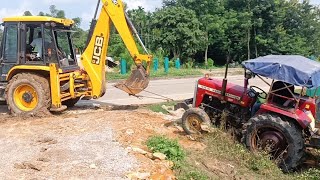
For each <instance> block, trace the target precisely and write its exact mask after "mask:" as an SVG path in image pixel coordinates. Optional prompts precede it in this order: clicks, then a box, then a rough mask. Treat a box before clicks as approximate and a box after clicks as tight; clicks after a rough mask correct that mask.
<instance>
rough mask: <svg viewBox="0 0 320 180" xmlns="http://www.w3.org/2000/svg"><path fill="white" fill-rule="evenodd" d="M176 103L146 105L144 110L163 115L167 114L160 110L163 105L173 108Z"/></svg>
mask: <svg viewBox="0 0 320 180" xmlns="http://www.w3.org/2000/svg"><path fill="white" fill-rule="evenodd" d="M176 104H177V103H176V102H166V103H160V104H151V105H147V106H146V108H147V109H149V110H151V111H153V112H162V113H163V114H168V112H167V111H166V110H165V109H163V108H162V106H163V105H165V106H174V105H176Z"/></svg>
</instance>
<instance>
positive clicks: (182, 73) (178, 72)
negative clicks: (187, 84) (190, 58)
mask: <svg viewBox="0 0 320 180" xmlns="http://www.w3.org/2000/svg"><path fill="white" fill-rule="evenodd" d="M129 75H130V72H129V73H128V74H124V75H122V74H120V73H118V72H111V73H107V80H121V79H127V78H128V77H129ZM201 75H203V74H202V72H201V70H200V69H173V68H172V69H169V73H165V72H164V70H163V69H159V70H158V71H151V73H150V77H151V78H174V77H189V76H201Z"/></svg>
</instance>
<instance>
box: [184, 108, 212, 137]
mask: <svg viewBox="0 0 320 180" xmlns="http://www.w3.org/2000/svg"><path fill="white" fill-rule="evenodd" d="M191 114H196V115H198V116H199V117H200V119H201V120H202V123H206V124H208V125H211V121H210V118H209V116H208V114H207V113H206V112H205V111H204V110H202V109H200V108H190V109H188V110H187V111H186V112H185V113H184V114H183V116H182V128H183V130H184V131H185V132H186V133H187V134H188V135H191V134H194V132H192V131H190V130H189V129H188V126H187V117H188V116H189V115H191Z"/></svg>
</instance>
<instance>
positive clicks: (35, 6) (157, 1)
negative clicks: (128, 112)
mask: <svg viewBox="0 0 320 180" xmlns="http://www.w3.org/2000/svg"><path fill="white" fill-rule="evenodd" d="M1 1H2V2H1V6H0V19H2V18H3V17H9V16H18V15H22V14H23V13H24V12H25V11H27V10H28V11H30V12H31V13H32V14H33V15H37V14H38V13H39V12H40V11H42V12H48V13H49V6H50V5H52V4H54V5H56V7H57V9H61V10H64V11H65V13H66V16H67V18H74V17H80V18H81V19H82V22H81V27H82V28H83V29H89V22H90V21H91V19H92V18H93V15H94V11H95V7H96V4H97V0H1ZM123 1H124V2H126V3H127V4H128V8H129V9H134V8H137V7H138V6H142V7H143V8H144V9H145V10H147V11H154V10H155V8H157V7H161V5H162V0H123ZM319 1H320V0H319Z"/></svg>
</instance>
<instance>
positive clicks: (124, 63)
mask: <svg viewBox="0 0 320 180" xmlns="http://www.w3.org/2000/svg"><path fill="white" fill-rule="evenodd" d="M120 67H121V74H127V61H126V60H125V59H121V64H120Z"/></svg>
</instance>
